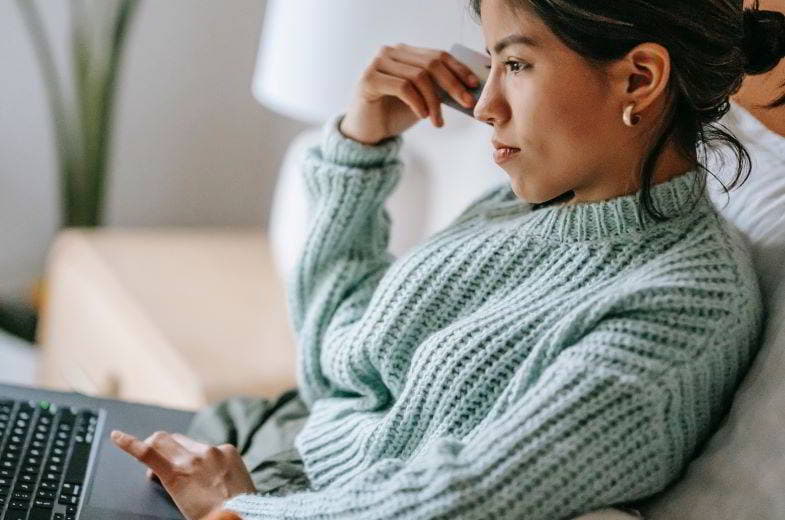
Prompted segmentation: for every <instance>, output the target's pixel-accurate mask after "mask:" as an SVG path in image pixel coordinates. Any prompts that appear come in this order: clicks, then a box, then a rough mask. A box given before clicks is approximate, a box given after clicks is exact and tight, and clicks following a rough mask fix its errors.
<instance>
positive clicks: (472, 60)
mask: <svg viewBox="0 0 785 520" xmlns="http://www.w3.org/2000/svg"><path fill="white" fill-rule="evenodd" d="M450 54H452V55H453V56H454V57H455V59H457V60H458V61H460V62H461V63H463V64H464V65H466V66H467V67H469V68H470V69H471V71H472V72H474V75H475V76H477V77H478V78H480V84H479V86H477V87H474V88H472V87H470V86H468V85H466V84H465V83H464V86H465V87H466V90H468V91H469V93H470V94H471V95H472V96H474V99H475V104H476V101H477V100H479V99H480V94H482V89H483V87H484V86H485V82H486V81H487V80H488V75H489V74H490V70H488V69H487V68H486V66H490V64H491V57H490V56H487V55H485V54H483V53H481V52H477V51H475V50H473V49H470V48H469V47H466V46H465V45H461V44H460V43H456V44H454V45H453V46H452V47H451V48H450ZM436 91H437V94H438V95H439V99H440V100H441V101H442V103H444V104H445V105H449V106H451V107H453V108H454V109H455V110H458V111H459V112H463V113H464V114H466V115H468V116H469V117H471V118H474V106H472V107H471V108H466V107H465V106H463V105H461V104H460V103H459V102H458V101H456V100H455V99H454V98H453V97H452V96H451V95H450V94H448V93H447V92H446V91H445V90H444V89H443V88H441V87H440V86H439V85H436Z"/></svg>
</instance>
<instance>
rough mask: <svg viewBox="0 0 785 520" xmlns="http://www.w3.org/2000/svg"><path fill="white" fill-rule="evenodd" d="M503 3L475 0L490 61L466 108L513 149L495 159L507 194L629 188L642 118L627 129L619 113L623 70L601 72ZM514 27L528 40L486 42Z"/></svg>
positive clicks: (547, 196) (543, 195)
mask: <svg viewBox="0 0 785 520" xmlns="http://www.w3.org/2000/svg"><path fill="white" fill-rule="evenodd" d="M507 4H508V1H507V0H483V2H482V31H483V35H484V39H485V44H486V46H487V48H488V50H489V51H490V55H491V63H492V65H491V70H490V76H489V77H488V80H487V83H486V85H485V88H484V89H483V92H482V96H481V97H480V99H479V100H478V102H477V105H476V106H475V108H474V115H475V117H476V118H478V119H480V120H482V121H485V122H489V123H491V124H492V125H493V126H494V138H495V139H496V140H497V141H500V142H502V143H504V144H507V145H510V146H511V147H515V148H520V149H521V151H520V152H518V153H517V154H515V155H513V156H512V158H511V159H509V160H507V161H506V162H504V163H502V164H501V167H502V168H503V169H504V170H505V171H506V172H507V173H508V175H509V176H510V180H511V183H510V184H511V187H512V189H513V191H514V192H515V194H516V195H517V196H518V197H519V198H521V199H523V200H525V201H527V202H532V203H540V202H545V201H548V200H551V199H553V198H555V197H558V196H560V195H563V194H565V193H566V192H569V191H570V190H574V192H575V197H573V199H572V200H570V203H575V202H579V201H587V200H602V199H605V198H610V197H613V196H617V195H620V194H623V193H628V192H630V191H635V190H636V189H637V182H636V177H637V176H636V175H634V174H632V173H631V172H632V165H633V163H634V162H635V161H636V160H639V159H640V156H641V154H642V150H641V149H640V148H639V146H638V145H636V144H635V143H638V142H639V141H640V135H639V133H640V127H642V126H644V125H639V126H637V127H635V129H633V128H630V127H627V126H626V125H624V123H623V120H622V112H623V109H624V107H625V102H627V101H629V97H628V96H627V93H626V90H627V88H628V84H629V77H628V75H627V74H625V71H624V70H623V69H622V70H620V71H619V72H617V73H616V76H613V75H612V76H610V78H611V79H605V78H603V77H602V76H601V75H600V74H599V73H598V72H597V71H596V70H594V69H592V68H590V67H589V65H588V63H587V62H586V61H585V60H584V59H583V58H582V57H581V56H580V55H578V54H577V53H575V52H574V51H572V50H571V49H569V48H568V47H566V46H565V45H564V44H563V43H561V41H559V40H558V38H557V37H556V36H555V35H554V34H553V33H552V32H551V31H550V30H549V29H548V28H547V26H545V25H544V23H543V22H542V21H541V20H540V19H539V18H538V17H536V16H535V15H534V14H531V13H526V12H520V11H513V10H511V9H510V8H509V7H508V5H507ZM517 34H523V35H525V36H529V37H531V38H533V39H534V40H535V41H536V45H533V46H532V45H527V44H525V43H512V44H510V45H508V46H506V47H504V48H503V49H495V48H494V47H495V46H496V45H497V42H500V41H501V40H503V39H504V38H507V37H508V36H511V35H517ZM497 50H498V53H497V52H496V51H497ZM505 62H508V63H507V64H505ZM627 70H629V71H631V72H634V69H633V68H628V69H627ZM614 78H615V79H614ZM639 112H640V110H636V113H639ZM644 117H645V116H644Z"/></svg>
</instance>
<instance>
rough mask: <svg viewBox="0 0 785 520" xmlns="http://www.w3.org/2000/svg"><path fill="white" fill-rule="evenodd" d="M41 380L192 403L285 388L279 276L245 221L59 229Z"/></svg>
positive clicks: (289, 345) (290, 382)
mask: <svg viewBox="0 0 785 520" xmlns="http://www.w3.org/2000/svg"><path fill="white" fill-rule="evenodd" d="M47 288H48V289H47V294H48V297H47V304H46V307H45V309H44V312H43V315H42V317H41V322H40V323H41V325H40V328H39V331H38V341H39V343H40V344H41V347H42V360H41V365H40V371H39V374H38V381H39V383H40V384H41V385H42V386H45V387H49V388H55V389H65V390H76V391H80V392H83V393H86V394H89V395H95V396H101V397H115V398H120V399H127V400H132V401H138V402H145V403H151V404H157V405H161V406H170V407H175V408H182V409H196V408H198V407H200V406H203V405H205V404H207V403H211V402H215V401H217V400H220V399H222V398H224V397H228V396H230V395H237V394H245V395H256V396H267V397H271V396H274V395H276V394H277V393H279V392H281V391H283V390H286V389H288V388H291V387H293V386H295V385H296V383H295V377H294V353H295V350H294V346H293V339H292V337H291V334H290V327H289V324H288V317H287V314H286V304H285V297H284V291H283V288H282V284H281V282H280V280H279V279H278V275H277V273H276V270H275V268H274V266H273V261H272V258H271V254H270V249H269V246H268V244H267V241H266V239H265V235H264V234H263V233H262V232H261V231H259V230H256V229H252V230H242V229H232V230H226V229H215V230H210V229H191V230H188V229H157V230H151V229H141V230H131V229H102V230H86V229H85V230H82V229H69V230H66V231H64V232H62V233H61V234H60V235H59V236H58V237H57V239H56V241H55V243H54V246H53V247H52V249H51V251H50V254H49V260H48V268H47Z"/></svg>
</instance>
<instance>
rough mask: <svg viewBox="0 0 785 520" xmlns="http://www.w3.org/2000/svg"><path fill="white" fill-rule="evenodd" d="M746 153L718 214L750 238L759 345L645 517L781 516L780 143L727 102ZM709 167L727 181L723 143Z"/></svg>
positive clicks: (784, 220)
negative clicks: (717, 418)
mask: <svg viewBox="0 0 785 520" xmlns="http://www.w3.org/2000/svg"><path fill="white" fill-rule="evenodd" d="M720 122H721V123H723V124H725V125H726V126H727V127H728V129H729V130H730V131H731V132H732V133H733V134H734V135H735V136H736V137H737V138H738V139H739V141H741V143H742V144H743V145H744V146H745V147H746V148H747V149H748V151H749V152H750V155H751V158H752V172H751V174H750V176H749V178H748V179H747V181H746V182H745V183H744V184H743V185H742V186H741V187H739V188H737V189H734V190H731V191H730V192H729V193H728V194H727V195H726V194H724V193H723V192H722V186H721V185H720V184H719V182H718V181H717V180H715V179H714V178H713V177H712V176H709V177H708V180H707V187H708V190H709V194H710V197H711V199H712V202H713V203H714V205H715V207H716V208H717V210H718V211H719V212H720V214H722V215H723V216H724V217H725V218H726V219H727V220H728V221H730V222H731V223H732V224H733V225H734V226H735V227H736V228H737V229H738V230H739V231H741V233H742V235H743V236H744V237H745V238H746V239H747V240H748V243H749V245H750V248H751V252H752V255H753V260H754V263H755V267H756V271H757V273H758V276H759V280H760V285H761V292H762V294H763V297H764V304H765V309H766V318H765V323H764V325H765V328H764V331H763V336H762V341H761V343H760V349H759V351H758V353H757V355H756V357H755V358H754V360H753V363H752V365H751V367H750V370H749V371H748V372H747V374H746V376H745V378H744V379H743V380H742V382H741V385H740V386H739V388H738V390H737V392H736V395H735V396H734V399H733V403H732V405H731V408H730V410H729V412H728V414H727V415H726V417H725V418H724V419H723V420H722V422H721V423H720V425H719V427H718V430H717V431H716V432H715V434H714V435H713V436H711V438H710V439H709V440H708V442H707V443H706V444H705V445H704V446H703V448H702V449H701V450H700V451H699V452H698V453H697V454H696V455H697V457H696V458H695V459H694V460H693V461H692V462H691V463H690V464H689V465H688V467H687V468H686V471H685V473H684V474H683V475H682V477H681V478H680V479H678V480H677V481H676V482H674V483H672V485H670V486H669V487H668V488H666V489H665V490H663V491H662V492H660V493H658V494H657V495H655V496H654V497H651V499H649V500H647V501H645V503H641V504H640V510H641V512H642V513H643V514H644V515H645V517H646V518H647V520H671V519H672V520H676V519H678V520H740V519H753V518H754V519H758V518H760V519H763V518H766V519H769V518H772V519H773V518H783V514H785V513H783V512H785V492H783V488H784V486H785V433H784V432H785V414H783V410H785V137H783V136H781V135H779V134H777V133H774V132H772V131H771V130H769V129H768V128H767V127H766V126H764V125H763V124H762V123H761V122H760V121H758V120H757V119H756V118H755V117H754V116H753V115H752V114H750V113H749V112H748V111H747V110H745V109H744V108H742V107H741V106H739V105H737V104H736V103H731V110H730V112H729V113H728V114H726V116H725V117H724V118H723V119H722V120H721V121H720ZM705 159H706V165H707V167H708V168H709V170H711V171H712V172H714V173H715V174H716V175H717V177H718V178H719V179H720V180H722V181H723V182H724V183H725V184H726V185H728V184H729V182H730V180H731V179H732V178H733V175H734V173H735V168H736V165H737V162H736V160H735V158H734V156H733V155H732V153H731V151H730V150H729V149H728V148H727V147H725V146H723V147H722V148H721V149H719V153H718V154H716V155H714V154H709V157H706V158H705Z"/></svg>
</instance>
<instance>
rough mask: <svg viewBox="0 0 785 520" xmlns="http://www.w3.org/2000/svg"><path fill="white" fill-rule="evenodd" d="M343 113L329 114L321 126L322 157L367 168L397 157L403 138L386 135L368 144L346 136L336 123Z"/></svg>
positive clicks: (380, 164) (386, 162)
mask: <svg viewBox="0 0 785 520" xmlns="http://www.w3.org/2000/svg"><path fill="white" fill-rule="evenodd" d="M344 115H345V114H343V113H341V114H337V115H334V116H331V117H330V118H329V119H328V120H327V122H326V123H325V124H324V127H323V128H322V138H321V147H322V157H323V158H324V159H326V160H327V161H330V162H332V163H335V164H340V165H342V166H349V167H359V168H368V167H374V166H382V165H385V164H389V163H391V162H394V161H395V160H396V159H397V158H398V154H399V152H400V149H401V144H402V141H403V138H402V137H401V136H400V135H395V136H392V137H388V138H386V139H383V140H382V141H379V142H378V143H377V144H375V145H368V144H364V143H361V142H359V141H355V140H354V139H351V138H349V137H346V136H345V135H343V133H341V131H340V130H339V128H338V125H340V124H341V120H342V119H343V117H344Z"/></svg>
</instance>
